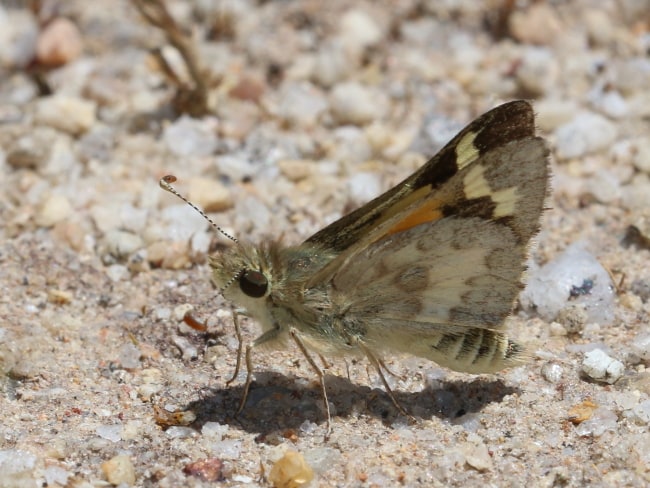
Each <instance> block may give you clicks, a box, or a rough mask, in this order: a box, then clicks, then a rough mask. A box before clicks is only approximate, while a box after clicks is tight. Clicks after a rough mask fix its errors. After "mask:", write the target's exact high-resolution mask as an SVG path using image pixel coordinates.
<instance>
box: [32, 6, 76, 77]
mask: <svg viewBox="0 0 650 488" xmlns="http://www.w3.org/2000/svg"><path fill="white" fill-rule="evenodd" d="M82 50H83V40H82V38H81V33H80V32H79V28H78V27H77V26H76V25H75V24H74V23H72V22H71V21H70V20H68V19H66V18H64V17H59V18H56V19H54V20H52V21H51V22H49V23H48V24H47V25H46V26H45V28H44V29H43V30H42V31H41V33H40V34H39V36H38V41H37V43H36V59H37V60H38V62H39V63H41V64H42V65H43V66H48V67H56V66H61V65H63V64H67V63H69V62H70V61H73V60H75V59H77V58H78V57H79V56H80V55H81V51H82Z"/></svg>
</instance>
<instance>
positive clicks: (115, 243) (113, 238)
mask: <svg viewBox="0 0 650 488" xmlns="http://www.w3.org/2000/svg"><path fill="white" fill-rule="evenodd" d="M102 243H103V246H104V249H105V252H107V253H109V254H110V255H111V256H113V257H115V258H116V259H124V258H126V257H128V256H129V255H131V254H133V253H134V252H136V251H137V250H138V249H140V248H142V247H143V246H144V242H143V240H142V238H141V237H140V236H138V235H136V234H134V233H132V232H127V231H124V230H115V229H113V230H109V231H108V232H107V233H106V234H105V235H104V238H103V239H102Z"/></svg>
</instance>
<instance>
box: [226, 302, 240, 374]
mask: <svg viewBox="0 0 650 488" xmlns="http://www.w3.org/2000/svg"><path fill="white" fill-rule="evenodd" d="M231 310H232V321H233V324H234V325H235V336H236V337H237V363H236V364H235V372H234V373H233V375H232V377H231V378H230V379H229V380H228V381H226V386H228V385H230V383H232V382H233V381H235V380H236V379H237V376H239V370H240V369H241V356H242V353H243V352H244V340H243V339H242V335H241V328H240V327H239V312H238V311H237V309H235V308H234V307H233V308H232V309H231Z"/></svg>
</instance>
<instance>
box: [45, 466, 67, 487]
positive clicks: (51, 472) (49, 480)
mask: <svg viewBox="0 0 650 488" xmlns="http://www.w3.org/2000/svg"><path fill="white" fill-rule="evenodd" d="M70 476H72V474H71V473H70V472H69V471H67V470H65V469H63V468H62V467H60V466H48V467H46V468H45V469H44V470H43V478H45V483H46V486H68V478H70Z"/></svg>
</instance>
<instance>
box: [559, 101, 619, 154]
mask: <svg viewBox="0 0 650 488" xmlns="http://www.w3.org/2000/svg"><path fill="white" fill-rule="evenodd" d="M555 135H556V137H557V143H556V145H557V155H558V157H559V158H561V159H571V158H579V157H581V156H584V155H585V154H590V153H593V152H597V151H600V150H603V149H606V148H608V147H609V146H611V144H612V143H613V142H614V140H615V139H616V135H617V130H616V126H615V125H614V124H612V123H611V122H610V121H609V120H607V119H606V118H605V117H603V116H602V115H598V114H595V113H592V112H582V113H580V114H578V115H577V116H576V117H575V118H574V119H573V120H572V121H571V122H569V123H567V124H564V125H562V126H560V127H558V129H557V130H556V131H555Z"/></svg>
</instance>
